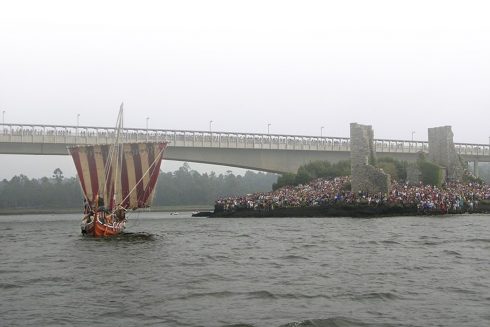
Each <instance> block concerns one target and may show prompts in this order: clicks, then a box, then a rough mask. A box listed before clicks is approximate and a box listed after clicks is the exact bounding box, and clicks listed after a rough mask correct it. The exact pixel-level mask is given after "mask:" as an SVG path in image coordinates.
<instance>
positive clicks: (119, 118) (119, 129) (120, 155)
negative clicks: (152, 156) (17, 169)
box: [112, 103, 124, 208]
mask: <svg viewBox="0 0 490 327" xmlns="http://www.w3.org/2000/svg"><path fill="white" fill-rule="evenodd" d="M123 106H124V103H121V106H120V107H119V115H118V116H117V122H116V139H115V141H114V150H115V152H116V153H115V154H116V171H115V175H114V176H115V178H114V198H113V199H112V201H113V203H114V206H113V208H115V207H116V199H117V182H118V180H119V178H118V176H119V169H121V167H120V166H122V158H123V152H124V151H123V149H122V144H121V141H120V138H121V136H122V135H121V133H122V131H123V128H124V120H123V111H124V110H123Z"/></svg>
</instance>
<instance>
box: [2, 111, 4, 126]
mask: <svg viewBox="0 0 490 327" xmlns="http://www.w3.org/2000/svg"><path fill="white" fill-rule="evenodd" d="M2 125H5V110H3V111H2Z"/></svg>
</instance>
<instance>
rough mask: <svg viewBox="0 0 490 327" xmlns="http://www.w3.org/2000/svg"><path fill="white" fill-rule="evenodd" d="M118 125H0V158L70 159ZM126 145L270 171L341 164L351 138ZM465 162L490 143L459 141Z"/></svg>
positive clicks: (148, 136) (243, 137)
mask: <svg viewBox="0 0 490 327" xmlns="http://www.w3.org/2000/svg"><path fill="white" fill-rule="evenodd" d="M114 135H115V129H114V128H113V127H91V126H60V125H33V124H0V154H28V155H68V152H67V149H66V147H67V146H69V145H74V144H110V143H113V142H114ZM123 140H124V141H125V142H144V141H167V142H169V147H168V150H167V151H166V154H165V158H166V159H168V160H178V161H188V162H199V163H207V164H215V165H225V166H231V167H239V168H247V169H254V170H261V171H269V172H279V173H282V172H296V171H297V169H298V168H299V166H301V165H303V164H306V163H308V162H311V161H316V160H328V161H330V162H338V161H340V160H348V159H349V158H350V139H349V138H345V137H326V136H325V137H318V136H301V135H279V134H252V133H233V132H218V131H216V132H214V131H213V132H211V131H186V130H163V129H138V128H125V129H124V132H123ZM374 143H375V148H376V153H377V155H378V156H379V157H383V156H389V157H393V158H395V159H398V160H406V161H415V160H416V159H417V157H418V152H420V151H422V152H428V146H429V145H428V142H425V141H410V140H408V141H407V140H384V139H376V140H375V142H374ZM455 146H456V151H457V152H458V153H459V154H460V155H461V157H462V158H463V160H465V161H467V162H473V163H475V167H477V166H478V162H490V147H489V145H488V144H468V143H456V144H455Z"/></svg>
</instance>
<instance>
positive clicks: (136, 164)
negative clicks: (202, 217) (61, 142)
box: [69, 142, 167, 209]
mask: <svg viewBox="0 0 490 327" xmlns="http://www.w3.org/2000/svg"><path fill="white" fill-rule="evenodd" d="M166 146H167V143H165V142H161V143H126V144H122V162H119V165H117V161H118V158H110V156H111V153H112V151H111V150H112V147H113V145H89V146H75V147H71V148H69V151H70V154H71V156H72V158H73V161H74V163H75V167H76V169H77V173H78V178H79V180H80V185H81V186H82V190H83V193H84V195H85V197H86V199H87V200H88V201H89V202H90V203H91V205H92V206H94V204H95V201H96V198H97V195H98V196H99V197H103V198H104V201H105V206H106V207H107V208H108V209H114V208H115V206H117V205H119V204H120V205H122V206H123V207H124V208H131V209H136V208H145V207H148V206H150V204H151V202H152V200H153V194H154V191H155V185H156V183H157V180H158V175H159V173H160V165H161V162H162V159H163V153H164V151H165V148H166ZM116 171H117V176H116ZM114 195H115V196H114Z"/></svg>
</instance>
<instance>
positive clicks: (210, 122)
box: [209, 120, 213, 132]
mask: <svg viewBox="0 0 490 327" xmlns="http://www.w3.org/2000/svg"><path fill="white" fill-rule="evenodd" d="M212 123H213V121H212V120H210V121H209V132H211V124H212Z"/></svg>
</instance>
